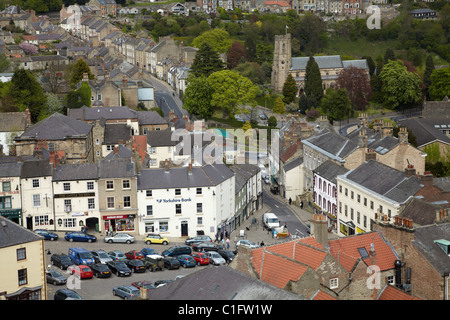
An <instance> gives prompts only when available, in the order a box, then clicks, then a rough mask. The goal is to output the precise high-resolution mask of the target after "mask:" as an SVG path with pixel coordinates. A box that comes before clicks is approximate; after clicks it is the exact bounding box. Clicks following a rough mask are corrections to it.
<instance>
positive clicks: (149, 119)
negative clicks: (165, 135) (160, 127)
mask: <svg viewBox="0 0 450 320" xmlns="http://www.w3.org/2000/svg"><path fill="white" fill-rule="evenodd" d="M136 113H137V115H138V121H139V125H149V124H167V121H166V120H164V118H163V117H161V116H160V115H159V113H158V112H156V111H136Z"/></svg>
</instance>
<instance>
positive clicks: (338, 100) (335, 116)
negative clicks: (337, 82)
mask: <svg viewBox="0 0 450 320" xmlns="http://www.w3.org/2000/svg"><path fill="white" fill-rule="evenodd" d="M321 109H322V112H323V113H324V114H326V115H327V117H328V119H329V120H330V121H334V120H338V121H340V120H343V119H345V118H346V117H347V116H348V115H349V114H350V112H351V102H350V99H349V98H348V96H347V92H346V90H345V89H342V88H340V89H337V90H335V89H333V88H328V89H327V90H326V91H325V96H324V97H323V98H322V101H321Z"/></svg>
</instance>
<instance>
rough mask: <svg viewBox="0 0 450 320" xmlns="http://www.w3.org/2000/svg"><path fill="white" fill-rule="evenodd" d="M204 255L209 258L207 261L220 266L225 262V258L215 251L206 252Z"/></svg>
mask: <svg viewBox="0 0 450 320" xmlns="http://www.w3.org/2000/svg"><path fill="white" fill-rule="evenodd" d="M206 256H207V257H208V258H209V263H211V264H213V265H216V266H220V265H225V264H226V263H227V262H226V261H225V259H224V258H222V256H221V255H220V254H218V253H217V252H215V251H208V252H206Z"/></svg>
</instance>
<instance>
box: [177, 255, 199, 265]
mask: <svg viewBox="0 0 450 320" xmlns="http://www.w3.org/2000/svg"><path fill="white" fill-rule="evenodd" d="M177 259H178V261H179V262H180V265H181V266H182V267H183V268H190V267H195V266H196V265H197V262H196V261H195V259H194V258H193V257H192V256H189V255H187V254H183V255H181V256H177Z"/></svg>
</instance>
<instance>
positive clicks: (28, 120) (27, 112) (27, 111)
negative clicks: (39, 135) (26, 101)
mask: <svg viewBox="0 0 450 320" xmlns="http://www.w3.org/2000/svg"><path fill="white" fill-rule="evenodd" d="M25 113H26V115H27V127H28V126H31V113H30V109H28V107H27V108H26V109H25Z"/></svg>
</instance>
